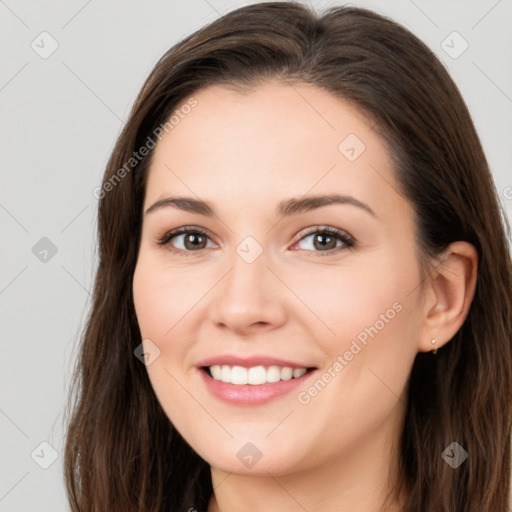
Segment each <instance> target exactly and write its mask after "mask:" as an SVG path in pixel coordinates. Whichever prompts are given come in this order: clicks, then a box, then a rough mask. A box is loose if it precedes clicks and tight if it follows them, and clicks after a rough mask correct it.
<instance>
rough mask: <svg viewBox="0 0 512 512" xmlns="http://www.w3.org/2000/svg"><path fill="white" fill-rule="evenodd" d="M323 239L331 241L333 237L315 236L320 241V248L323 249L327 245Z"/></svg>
mask: <svg viewBox="0 0 512 512" xmlns="http://www.w3.org/2000/svg"><path fill="white" fill-rule="evenodd" d="M325 239H331V241H332V240H334V239H333V237H332V236H330V235H317V240H321V242H320V244H321V247H323V248H325V247H326V246H327V245H329V244H328V243H326V242H325Z"/></svg>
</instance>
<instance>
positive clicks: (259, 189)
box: [133, 82, 477, 512]
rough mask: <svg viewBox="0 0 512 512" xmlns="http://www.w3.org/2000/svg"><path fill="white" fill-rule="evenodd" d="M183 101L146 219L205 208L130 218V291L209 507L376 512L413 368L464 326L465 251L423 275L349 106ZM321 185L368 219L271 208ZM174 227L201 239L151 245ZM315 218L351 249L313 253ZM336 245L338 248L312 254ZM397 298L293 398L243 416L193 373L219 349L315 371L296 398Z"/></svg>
mask: <svg viewBox="0 0 512 512" xmlns="http://www.w3.org/2000/svg"><path fill="white" fill-rule="evenodd" d="M194 98H196V100H197V102H198V104H197V106H196V107H195V108H194V109H192V110H191V112H190V113H189V114H188V115H187V116H186V117H184V119H182V120H181V122H180V123H179V124H178V125H177V126H175V127H174V129H173V130H171V131H170V132H169V133H168V134H166V135H165V136H164V137H163V138H162V140H161V141H160V142H159V143H158V145H157V147H156V149H155V153H154V155H153V160H152V163H151V166H150V171H149V179H148V184H147V190H146V196H145V202H144V211H146V210H147V209H148V208H149V207H150V206H151V205H153V204H154V203H155V202H156V201H157V200H159V199H162V198H164V197H166V196H168V195H174V196H176V195H178V196H187V197H193V198H196V199H197V198H200V199H202V200H204V201H207V202H208V203H209V204H210V205H211V206H212V208H213V209H214V211H215V213H216V215H215V216H213V217H205V216H203V215H200V214H198V213H192V212H185V211H182V210H180V209H177V208H174V207H172V206H169V207H166V208H161V209H158V210H155V211H153V212H151V213H148V214H146V215H145V216H144V220H143V226H142V238H141V244H140V251H139V256H138V261H137V266H136V269H135V274H134V280H133V293H134V302H135V309H136V314H137V319H138V322H139V326H140V330H141V334H142V339H143V340H148V339H149V340H151V343H152V344H154V345H151V346H153V347H154V346H155V345H156V346H157V347H158V349H159V350H160V354H159V356H158V357H157V358H156V359H155V360H154V362H152V363H151V364H150V365H148V366H147V371H148V375H149V378H150V381H151V384H152V386H153V389H154V391H155V394H156V396H157V398H158V400H159V402H160V403H161V405H162V408H163V410H164V411H165V413H166V414H167V416H168V417H169V419H170V421H171V422H172V423H173V424H174V426H175V427H176V428H177V430H178V431H179V432H180V433H181V435H182V436H183V437H184V438H185V439H186V441H187V442H188V443H189V444H190V445H191V446H192V447H193V449H194V450H196V451H197V453H199V455H200V456H201V457H203V458H204V459H205V460H206V461H207V462H208V463H209V464H210V466H211V474H212V482H213V487H214V495H212V498H211V500H210V506H209V512H212V511H217V510H220V511H222V512H232V511H237V512H244V511H251V512H260V511H266V512H272V511H280V512H283V511H285V512H288V511H289V512H292V511H299V510H304V509H305V510H310V511H316V510H322V511H324V512H330V511H333V512H334V511H336V512H339V511H340V510H347V511H351V512H363V511H364V512H377V511H379V510H381V506H382V504H383V502H384V498H385V496H386V494H387V493H388V492H389V491H390V490H391V488H392V485H393V482H394V479H395V477H396V476H397V474H396V471H397V469H396V456H397V455H396V454H397V443H398V435H399V431H400V426H401V424H402V422H403V417H404V412H405V409H404V404H405V396H406V395H405V392H406V384H407V379H408V377H409V374H410V370H411V367H412V364H413V361H414V358H415V356H416V354H417V353H418V352H419V351H428V350H431V349H432V344H431V340H432V338H435V339H436V346H437V347H441V346H442V345H443V344H444V343H446V342H448V341H449V340H450V339H451V337H452V336H453V335H454V334H455V333H456V332H457V330H458V329H459V327H460V326H461V325H462V322H463V321H464V318H465V316H466V314H467V310H468V308H469V304H470V302H471V299H472V297H473V292H474V286H475V279H476V265H477V259H476V258H477V256H476V251H475V250H474V248H473V247H472V246H471V245H469V244H467V243H464V242H456V243H454V244H452V245H451V246H450V247H449V248H448V249H447V251H446V252H445V254H444V258H445V259H444V264H442V265H438V266H437V267H436V268H435V270H434V271H433V272H431V273H430V274H429V275H428V278H427V279H426V280H424V281H421V279H420V269H419V263H418V258H417V252H416V250H417V249H416V246H415V241H414V235H413V233H414V225H415V216H414V211H413V208H412V206H411V205H410V203H409V202H408V201H407V200H406V199H405V198H404V197H402V196H401V195H399V194H398V193H397V184H396V180H395V178H394V174H393V167H392V163H391V159H390V156H389V154H388V151H387V149H386V147H385V145H384V143H383V141H382V140H381V138H380V137H379V136H378V135H377V133H376V131H374V130H372V123H371V122H370V121H369V120H368V119H367V118H365V117H364V116H363V115H362V114H361V112H359V111H357V110H356V109H355V108H354V107H353V106H350V105H349V104H348V103H346V102H345V101H343V100H341V99H339V98H337V97H335V96H333V95H332V94H330V93H328V92H326V91H324V90H322V89H319V88H316V87H313V86H309V85H305V84H301V85H294V86H293V87H292V86H289V85H285V84H282V83H279V82H266V83H264V84H262V85H259V86H258V87H256V88H255V89H253V90H251V91H250V92H246V93H243V94H242V93H240V92H236V91H233V90H230V89H227V88H225V87H222V86H211V87H209V88H207V89H204V90H202V91H200V92H198V93H196V94H194ZM184 103H185V102H183V104H184ZM349 134H355V135H356V136H357V137H358V138H359V139H360V140H361V141H362V142H363V143H364V145H365V150H364V151H363V152H362V153H361V154H360V155H359V156H358V158H356V159H355V160H354V161H349V160H348V159H347V158H346V157H345V155H344V154H343V153H342V152H340V150H339V149H338V146H339V144H340V142H341V141H343V140H344V139H345V137H347V136H348V135H349ZM333 192H337V193H339V194H344V195H349V196H352V197H354V198H356V199H358V200H359V201H362V202H364V203H365V204H367V205H368V206H369V207H370V208H371V209H372V210H373V212H374V213H375V215H374V216H373V215H371V214H369V213H368V212H367V211H365V210H364V209H362V208H358V207H356V206H354V205H351V204H331V205H327V206H323V207H321V208H318V209H316V210H312V211H308V212H304V213H300V214H296V215H294V216H290V217H286V218H282V219H280V218H279V217H278V216H277V215H276V213H275V208H276V206H277V204H278V203H279V202H280V201H282V200H285V199H289V198H292V197H294V198H301V197H302V196H304V195H305V194H307V195H323V194H330V193H333ZM262 198H264V200H262ZM183 226H194V227H200V228H203V229H205V230H207V232H208V237H207V238H204V237H201V236H200V235H197V236H199V237H200V238H199V243H200V245H199V247H200V249H194V246H193V245H192V244H188V245H185V237H186V235H179V236H177V237H175V238H174V239H173V240H171V241H170V242H169V243H168V244H167V246H158V245H157V243H156V242H157V240H158V238H159V237H161V236H162V235H164V234H165V233H166V232H168V231H170V230H171V229H176V228H180V227H183ZM326 226H332V227H334V228H338V229H341V230H344V231H345V232H347V233H349V234H350V235H351V236H352V237H353V238H355V240H356V246H355V247H354V248H351V249H349V248H347V247H346V246H344V245H343V243H342V242H341V241H336V240H337V239H336V238H335V239H334V241H332V240H331V241H330V243H329V245H328V247H327V248H322V246H321V244H316V245H315V244H314V240H315V236H314V234H313V235H311V233H315V230H314V228H318V230H320V228H322V227H326ZM308 228H309V229H308ZM306 235H307V236H306ZM247 236H251V237H253V238H254V239H255V240H256V241H257V244H259V246H260V247H261V249H262V250H263V252H262V254H261V255H260V256H259V257H258V258H257V259H256V260H255V261H253V262H252V263H247V262H246V261H245V260H244V259H243V258H242V257H240V256H239V254H238V253H237V250H236V249H237V246H238V245H239V244H240V243H241V242H242V240H244V238H245V237H247ZM172 247H175V248H178V249H182V250H188V251H189V254H190V255H189V256H182V255H179V254H176V253H173V252H172V251H171V250H170V249H171V248H172ZM333 247H340V248H339V249H338V252H336V253H334V254H330V255H326V254H324V253H325V251H326V250H328V249H329V248H333ZM300 249H302V250H300ZM250 250H254V249H250ZM194 251H195V252H194ZM322 251H323V252H322ZM397 303H398V304H399V305H400V306H401V310H400V311H399V312H397V313H396V315H394V318H393V319H391V320H389V319H388V322H385V326H384V328H382V329H381V330H379V331H378V334H377V335H375V336H374V337H373V338H371V337H369V338H368V341H367V345H366V346H364V345H362V344H361V343H359V345H361V347H362V350H360V351H359V352H358V353H357V355H355V356H354V357H353V358H352V360H350V361H348V362H347V363H348V364H346V366H344V367H343V369H342V370H341V371H339V372H338V373H336V372H334V373H335V377H333V378H332V379H331V380H330V382H328V383H327V385H326V386H325V387H324V388H323V389H322V390H321V392H318V393H317V394H316V396H314V397H310V398H311V400H310V401H309V402H308V403H307V404H305V403H301V402H300V401H299V400H298V393H297V392H295V391H294V392H291V393H289V394H287V395H285V396H282V397H279V398H277V399H275V400H273V401H271V402H269V403H267V404H262V405H257V406H248V405H232V404H227V403H224V402H222V401H220V400H219V399H217V398H215V397H213V396H212V395H211V394H210V392H209V391H208V389H207V388H206V386H205V385H204V383H203V381H202V379H201V378H200V374H199V370H198V369H197V368H196V364H197V363H198V362H199V361H200V360H202V359H205V358H207V357H211V356H215V355H220V354H235V355H242V356H248V355H254V354H257V355H262V354H264V355H265V354H266V355H271V356H274V357H278V358H284V359H290V360H293V361H297V362H300V363H307V365H308V366H315V367H317V368H318V370H317V372H316V376H315V377H314V378H309V380H308V381H307V384H305V385H304V386H303V387H302V388H300V389H299V391H306V392H307V390H308V389H309V388H310V387H311V386H312V385H313V383H314V381H316V380H317V379H318V378H321V376H322V375H323V374H325V373H330V374H331V375H332V373H333V370H332V366H333V363H334V362H335V361H336V360H337V358H338V356H340V355H341V356H343V354H344V353H345V352H346V351H347V350H349V349H350V347H351V343H352V341H353V340H354V339H356V337H357V336H358V334H360V333H361V332H362V331H364V329H365V328H366V327H369V326H373V325H375V324H376V321H377V320H379V319H380V318H382V317H381V316H380V315H382V314H386V311H388V310H389V309H390V308H392V305H393V304H397ZM379 325H380V324H379ZM144 343H145V347H149V348H148V350H152V349H151V346H150V345H149V344H148V342H147V341H145V342H144ZM329 368H331V371H330V372H329ZM247 442H251V443H253V444H254V445H255V446H256V447H257V448H258V450H259V451H260V452H261V453H262V457H261V459H260V460H259V461H258V462H257V463H256V464H255V465H253V466H252V467H251V468H249V467H246V466H245V465H244V464H243V463H242V462H241V460H240V459H239V458H238V457H237V452H238V451H239V450H240V449H241V448H242V447H243V446H244V445H245V444H246V443H247ZM162 455H163V456H164V454H162ZM388 476H389V480H388ZM398 506H399V503H391V504H390V508H389V510H398ZM190 507H191V508H193V507H194V504H193V503H191V504H190Z"/></svg>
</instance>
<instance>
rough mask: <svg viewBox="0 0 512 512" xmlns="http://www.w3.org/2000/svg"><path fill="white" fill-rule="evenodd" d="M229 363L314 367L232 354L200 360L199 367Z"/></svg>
mask: <svg viewBox="0 0 512 512" xmlns="http://www.w3.org/2000/svg"><path fill="white" fill-rule="evenodd" d="M224 364H225V365H228V366H243V367H244V368H252V367H253V366H281V367H285V366H286V367H289V368H293V369H297V368H314V367H313V366H312V365H310V364H307V363H306V364H302V363H297V362H295V361H289V360H286V359H278V358H275V357H270V356H264V355H261V356H258V355H254V356H250V357H239V356H234V355H230V354H225V355H220V356H214V357H209V358H207V359H204V360H202V361H200V362H199V363H198V364H197V366H198V367H199V368H201V367H204V366H214V365H224Z"/></svg>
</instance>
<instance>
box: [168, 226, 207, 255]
mask: <svg viewBox="0 0 512 512" xmlns="http://www.w3.org/2000/svg"><path fill="white" fill-rule="evenodd" d="M208 239H209V237H208V235H207V234H206V232H204V231H203V230H201V229H198V228H182V229H178V230H175V231H170V232H168V233H166V234H165V235H164V236H162V237H161V238H160V239H159V240H158V245H162V246H166V247H168V248H169V250H170V251H173V252H176V253H180V254H187V255H188V254H189V253H194V252H199V251H200V250H201V249H206V248H207V243H208ZM171 241H172V243H171ZM176 246H178V247H176ZM180 246H181V247H180Z"/></svg>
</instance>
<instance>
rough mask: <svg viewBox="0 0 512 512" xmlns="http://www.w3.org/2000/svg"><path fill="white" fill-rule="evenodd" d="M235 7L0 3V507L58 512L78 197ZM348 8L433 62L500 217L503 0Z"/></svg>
mask: <svg viewBox="0 0 512 512" xmlns="http://www.w3.org/2000/svg"><path fill="white" fill-rule="evenodd" d="M248 3H254V2H240V1H238V2H235V1H222V0H193V1H189V2H184V1H183V2H172V1H162V0H158V1H153V2H135V1H133V0H130V1H127V0H124V1H120V0H117V1H114V0H110V1H99V0H96V1H93V0H89V1H78V0H73V1H70V0H66V1H64V0H61V1H52V2H50V1H45V2H40V1H34V0H32V1H23V2H22V1H19V0H5V1H4V0H0V16H1V18H0V20H1V24H2V26H1V31H0V39H1V45H0V51H1V52H2V53H1V67H0V101H1V107H2V113H1V117H0V130H1V132H0V144H1V152H0V154H1V163H2V165H1V172H2V176H1V179H2V186H1V188H0V194H1V195H0V221H1V227H2V231H3V233H2V236H3V242H2V244H1V246H0V247H1V257H2V260H1V261H2V265H1V267H0V271H1V272H0V300H1V308H2V309H1V311H2V322H1V329H2V337H1V342H2V357H1V360H0V365H1V366H0V379H1V388H0V389H1V397H0V438H1V440H2V443H1V453H0V460H1V468H0V511H9V512H15V511H16V512H18V511H31V512H34V511H40V512H43V511H52V512H56V511H64V510H68V506H67V501H66V496H65V492H64V484H63V479H62V448H63V424H62V421H63V406H64V401H65V398H66V397H67V390H68V385H69V379H70V375H71V369H72V365H73V362H74V358H75V355H76V354H75V351H74V349H75V347H76V339H77V336H78V334H79V333H80V332H81V330H82V328H83V323H84V321H85V318H86V313H87V310H88V308H89V306H90V290H91V286H92V283H93V276H94V270H95V265H96V262H95V259H94V254H95V249H96V234H95V222H96V209H97V200H96V199H95V198H94V196H93V190H94V188H95V187H97V186H98V185H99V184H100V180H101V177H102V173H103V171H104V167H105V164H106V162H107V159H108V156H109V154H110V151H111V150H112V147H113V144H114V142H115V139H116V137H117V136H118V134H119V133H120V130H121V128H122V126H123V120H124V119H126V116H127V114H128V112H129V109H130V107H131V105H132V103H133V101H134V99H135V96H136V94H137V92H138V90H139V88H140V86H141V85H142V82H143V80H144V79H145V78H146V76H147V74H148V73H149V72H150V70H151V68H152V67H153V65H154V63H155V62H156V60H157V59H158V58H159V57H160V56H161V55H162V54H163V53H164V52H165V51H166V50H167V49H168V48H169V47H170V46H172V45H173V44H174V43H175V42H177V41H178V40H179V39H181V38H183V37H184V36H186V35H188V34H189V33H191V32H192V31H194V30H196V29H198V28H200V27H202V26H203V25H204V24H206V23H207V22H209V21H212V20H214V19H216V18H218V17H219V16H220V15H222V14H224V13H226V12H228V11H230V10H232V9H233V8H235V7H238V6H242V5H246V4H248ZM310 3H313V4H314V5H315V7H316V8H317V9H322V8H323V7H326V6H331V5H338V4H340V3H342V2H334V1H330V2H327V1H315V2H310ZM351 3H352V5H358V6H365V7H370V8H373V9H375V10H376V11H378V12H381V13H383V14H386V15H389V16H391V17H392V18H394V19H396V20H397V21H399V22H401V23H402V24H404V25H405V26H407V27H408V28H410V29H411V30H412V31H413V32H414V33H415V34H416V35H418V36H419V37H420V38H421V39H422V40H423V41H425V42H426V43H427V44H428V45H429V46H430V47H431V48H432V49H433V50H434V51H435V52H436V53H437V54H438V55H439V56H440V58H441V59H442V61H443V62H444V63H445V64H446V65H447V66H448V68H449V71H450V72H451V74H452V76H453V78H454V79H455V81H456V83H457V84H458V86H459V87H460V89H461V92H462V94H463V96H464V98H465V99H466V101H467V104H468V106H469V108H470V111H471V114H472V116H473V119H474V121H475V124H476V127H477V130H478V132H479V134H480V136H481V138H482V141H483V144H484V148H485V150H486V154H487V157H488V159H489V162H490V165H491V168H492V170H493V173H494V176H495V181H496V186H497V189H498V191H499V195H500V200H501V201H502V202H503V204H504V206H505V207H506V209H507V211H508V216H509V218H512V188H511V187H512V173H511V168H512V137H511V135H512V62H511V55H512V30H511V27H512V1H511V0H500V1H496V0H479V1H472V2H468V1H462V0H461V1H446V0H437V1H428V2H427V1H425V0H414V1H413V0H393V1H392V0H386V1H382V0H381V1H377V0H375V1H373V2H372V1H356V2H351ZM43 31H46V32H48V33H49V34H50V35H51V37H52V38H53V39H55V40H56V42H57V43H58V48H57V50H56V51H55V52H54V53H53V54H52V55H50V56H49V57H48V58H46V59H43V58H42V57H41V56H40V55H39V54H38V53H37V52H36V51H35V50H34V49H33V48H32V47H31V44H32V43H33V41H34V43H33V44H34V46H36V48H38V51H39V52H42V51H48V50H49V49H50V48H51V46H50V44H51V40H50V39H49V38H48V36H40V34H41V32H43ZM453 31H457V32H458V33H459V34H460V35H461V36H462V37H463V38H464V40H466V41H467V43H468V44H469V47H468V49H467V50H466V51H465V52H464V53H462V54H461V55H460V56H459V57H458V58H453V57H451V56H450V55H449V54H448V53H446V51H445V50H444V49H443V47H442V46H441V45H442V42H443V41H446V42H445V43H444V45H449V46H451V47H452V49H451V50H449V51H451V52H452V54H454V53H458V52H459V51H460V50H461V49H462V48H463V47H462V46H461V45H462V44H463V41H462V40H461V39H459V38H457V36H455V39H454V38H453V37H451V38H448V39H447V40H446V38H447V36H449V35H450V34H451V33H452V32H453ZM44 38H46V39H44ZM42 39H43V40H42ZM37 45H38V46H37ZM432 101H435V98H432ZM43 237H47V238H48V239H49V240H51V242H52V243H53V244H54V245H55V246H56V249H57V253H56V254H55V255H53V256H52V253H51V252H50V253H48V255H46V259H47V261H46V262H44V261H41V259H40V258H44V256H45V255H44V253H39V255H37V252H38V251H37V250H34V251H35V252H36V254H34V252H33V247H34V246H35V245H36V244H37V243H38V242H39V241H40V239H41V238H43ZM39 243H40V244H44V243H47V242H39ZM38 247H39V246H36V249H37V248H38ZM43 249H44V247H43ZM43 249H41V248H39V251H41V250H43ZM98 364H101V361H98ZM42 442H47V443H49V444H50V445H51V447H53V448H50V447H49V446H48V445H41V443H42ZM34 450H35V452H34ZM53 450H55V455H56V456H57V458H56V460H55V462H54V463H53V464H51V465H50V466H49V467H48V468H47V469H43V468H42V467H41V464H42V465H47V464H49V463H50V462H51V461H52V454H53V453H54V452H53ZM31 454H33V455H31Z"/></svg>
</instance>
